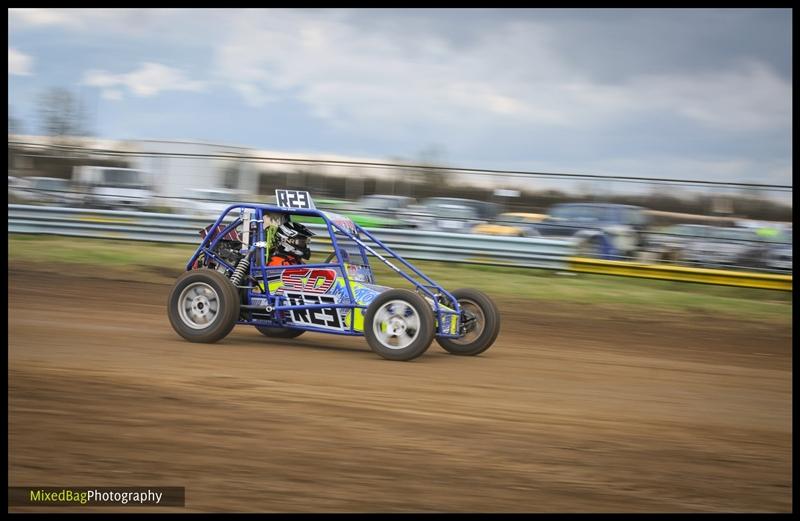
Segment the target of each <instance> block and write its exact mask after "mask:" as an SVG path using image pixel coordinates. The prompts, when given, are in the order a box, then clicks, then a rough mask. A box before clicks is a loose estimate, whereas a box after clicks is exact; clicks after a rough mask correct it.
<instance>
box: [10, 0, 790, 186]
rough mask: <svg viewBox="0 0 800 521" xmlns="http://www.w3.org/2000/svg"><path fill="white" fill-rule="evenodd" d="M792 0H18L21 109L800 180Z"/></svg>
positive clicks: (182, 135) (421, 149) (112, 122)
mask: <svg viewBox="0 0 800 521" xmlns="http://www.w3.org/2000/svg"><path fill="white" fill-rule="evenodd" d="M791 38H792V20H791V10H789V9H755V10H753V9H690V10H662V9H645V10H612V9H598V10H594V9H569V10H560V9H555V10H551V9H543V10H540V9H518V10H505V9H503V10H486V9H452V10H450V9H403V10H396V9H377V10H373V9H364V10H317V9H313V10H300V9H298V10H266V9H257V10H239V9H236V10H234V9H231V10H211V9H198V10H194V9H192V10H184V9H63V10H62V9H10V10H9V40H8V41H9V43H8V58H9V66H8V87H9V100H8V104H9V109H10V111H11V115H12V116H13V117H15V118H17V119H19V120H21V122H22V125H23V130H24V131H25V132H26V133H40V127H39V123H38V120H37V112H36V102H37V98H38V96H39V95H40V94H41V92H42V91H44V90H45V89H47V88H49V87H65V88H68V89H70V90H72V91H73V92H74V93H75V94H76V95H78V96H80V97H81V99H83V100H84V102H85V103H86V105H87V107H88V108H89V110H90V112H91V126H92V129H93V131H94V133H95V134H96V135H98V136H101V137H108V138H117V139H129V138H173V139H195V140H204V141H211V142H219V143H226V144H231V145H242V146H248V147H254V148H258V149H264V150H275V151H286V152H298V153H301V152H311V153H331V154H339V155H351V156H359V157H371V158H376V159H382V160H385V159H392V158H404V159H407V160H417V159H421V158H423V157H427V158H434V159H436V160H438V161H440V162H442V163H444V164H447V165H450V166H462V167H472V168H495V169H515V170H534V171H549V172H564V173H588V174H616V175H630V176H638V175H640V176H646V177H671V178H691V179H704V180H718V181H740V182H753V183H765V184H787V185H788V184H791V182H792V181H791V177H792V176H791V173H792V160H791V137H792V135H791V128H792V84H791V77H792V66H791V62H792V51H791Z"/></svg>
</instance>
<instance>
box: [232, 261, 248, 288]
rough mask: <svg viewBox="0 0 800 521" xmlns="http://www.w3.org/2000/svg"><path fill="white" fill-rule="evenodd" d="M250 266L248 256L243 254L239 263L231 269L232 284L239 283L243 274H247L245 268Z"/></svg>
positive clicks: (236, 284)
mask: <svg viewBox="0 0 800 521" xmlns="http://www.w3.org/2000/svg"><path fill="white" fill-rule="evenodd" d="M249 267H250V256H249V255H245V256H244V257H242V259H241V260H240V261H239V264H237V265H236V269H235V270H233V275H231V282H233V285H234V286H238V285H239V284H241V282H242V279H243V278H244V276H245V275H247V270H248V268H249Z"/></svg>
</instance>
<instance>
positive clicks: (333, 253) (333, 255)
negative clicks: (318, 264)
mask: <svg viewBox="0 0 800 521" xmlns="http://www.w3.org/2000/svg"><path fill="white" fill-rule="evenodd" d="M334 257H336V252H335V251H334V252H331V254H330V255H328V256H327V257H325V260H324V261H322V264H328V263H329V262H330V261H331V260H332V259H333V258H334Z"/></svg>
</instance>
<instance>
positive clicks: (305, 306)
mask: <svg viewBox="0 0 800 521" xmlns="http://www.w3.org/2000/svg"><path fill="white" fill-rule="evenodd" d="M237 213H238V215H237ZM291 216H302V217H316V218H320V219H322V220H323V222H324V227H325V229H326V230H327V232H328V236H329V237H330V241H331V246H332V248H333V255H335V259H336V262H323V263H314V264H302V265H299V266H298V265H293V266H268V265H267V262H268V255H269V252H268V248H269V244H268V243H267V233H268V230H269V227H270V226H271V225H279V224H280V223H281V222H283V221H284V220H286V219H289V218H290V217H291ZM231 218H232V221H231V222H229V223H227V224H225V225H224V227H223V228H222V230H221V231H220V232H219V233H208V234H207V235H206V236H205V237H204V238H203V241H202V242H201V243H200V246H198V248H197V250H196V251H195V252H194V254H193V255H192V257H191V259H190V260H189V262H188V263H187V264H186V270H187V271H189V270H192V269H195V268H196V267H197V266H198V261H199V259H200V258H201V256H202V259H203V260H202V262H203V263H204V264H207V263H208V262H209V261H210V260H213V262H214V263H216V264H217V265H218V266H220V267H222V268H224V269H225V270H226V271H227V275H228V277H231V276H232V275H233V274H234V273H235V272H236V269H237V268H240V269H241V264H242V262H243V261H244V260H247V261H250V262H249V265H248V266H247V270H246V273H243V275H246V277H245V278H244V280H243V281H242V283H241V284H237V288H238V289H239V290H240V292H241V294H242V303H241V309H242V311H243V313H242V315H241V317H240V320H239V321H238V323H239V324H248V325H259V326H271V327H287V328H292V329H302V330H306V331H316V332H322V333H333V334H342V335H354V336H363V334H364V333H363V332H362V331H357V330H356V327H355V325H356V313H357V312H358V313H361V314H362V316H363V313H364V311H365V310H366V308H367V307H368V305H367V304H364V303H359V299H358V298H357V296H356V294H355V291H354V287H353V286H354V285H355V284H357V283H358V282H357V281H354V280H351V275H350V274H351V273H352V272H353V269H352V268H353V266H354V265H352V264H350V263H348V262H346V261H347V260H349V259H350V253H349V252H348V251H347V250H346V249H345V248H344V245H343V243H348V244H347V246H349V247H350V248H351V249H354V253H356V254H357V255H358V256H359V257H360V258H361V259H360V260H361V262H362V264H359V265H355V270H356V271H360V275H361V276H362V277H364V282H366V283H368V284H374V282H375V281H374V275H373V273H372V268H371V267H370V265H369V255H368V254H370V255H372V256H374V257H377V258H378V259H379V260H380V261H381V262H383V263H384V264H385V265H386V266H388V267H389V268H390V269H391V270H393V271H394V272H395V273H397V274H398V275H400V276H401V277H403V278H404V279H406V280H407V281H409V282H410V283H411V284H413V285H414V287H415V289H416V291H417V292H418V293H420V294H421V295H422V296H423V297H426V300H427V301H428V303H429V304H430V305H431V308H432V310H433V312H434V315H435V318H436V325H437V327H436V336H438V337H443V338H459V337H460V336H462V333H461V331H462V327H463V322H464V320H463V317H462V313H461V307H460V306H459V303H458V301H457V300H456V298H454V297H453V295H452V294H450V293H449V292H448V291H447V290H445V289H444V288H443V287H442V286H440V285H439V284H437V283H436V282H435V281H433V280H432V279H430V278H429V277H428V276H426V275H425V274H424V273H422V272H421V271H420V270H418V269H417V268H415V267H414V266H413V265H412V264H411V263H409V262H408V261H406V260H405V259H403V258H402V257H401V256H400V255H398V254H397V253H395V252H394V251H392V250H391V248H389V247H388V246H387V245H386V244H384V243H383V242H381V241H380V240H379V239H377V238H376V237H375V236H374V235H373V234H372V233H370V232H369V231H367V230H365V229H364V228H362V227H360V226H359V225H357V224H355V223H354V222H352V221H351V220H350V219H348V218H346V217H343V216H341V215H338V214H335V213H333V212H327V211H323V210H318V209H305V208H286V207H282V206H275V205H267V204H252V203H236V204H232V205H230V206H228V207H227V208H226V209H225V210H224V211H223V212H222V213H221V214H220V216H219V217H218V218H217V220H216V221H215V222H214V224H213V225H211V227H210V229H211V230H218V229H219V226H220V225H222V224H223V223H224V222H226V220H229V219H231ZM239 226H242V233H241V234H240V236H241V238H242V245H241V250H240V252H239V253H240V254H242V255H243V257H242V258H241V260H239V261H238V262H237V265H232V264H231V263H230V262H229V261H228V260H226V259H224V258H222V257H221V256H220V255H218V253H217V247H218V245H219V243H220V241H221V240H223V238H224V237H226V236H227V235H228V234H229V233H230V232H233V231H236V229H237V228H238V227H239ZM337 234H339V235H341V237H337ZM330 258H331V257H329V259H330ZM253 260H254V262H253ZM392 261H396V262H397V263H399V264H400V265H402V266H403V267H405V268H406V269H408V270H409V271H410V274H409V273H406V271H404V270H403V269H401V267H398V266H397V265H395V264H394V263H393V262H392ZM298 268H305V269H314V268H320V269H325V268H328V269H334V270H338V272H339V273H340V274H341V279H342V280H343V286H344V290H345V291H344V294H343V295H342V297H343V298H341V299H340V300H341V302H338V303H331V302H326V303H311V304H309V303H305V301H303V303H297V302H296V301H294V302H293V301H292V300H291V299H289V298H287V296H286V295H285V294H284V292H282V291H280V292H272V291H270V288H269V280H270V278H272V279H274V278H275V277H280V276H282V274H283V272H284V271H285V270H291V269H294V270H297V269H298ZM348 268H351V269H348ZM271 275H272V277H270V276H271ZM253 282H255V283H256V285H253V284H251V283H253ZM362 286H363V284H362ZM314 310H345V312H346V313H348V316H349V317H350V319H349V326H348V327H342V328H339V329H330V328H321V327H315V326H312V325H300V324H297V323H295V322H291V321H288V320H286V318H285V317H286V316H287V314H288V312H301V311H314ZM357 310H358V311H357ZM329 312H332V313H337V311H329ZM254 315H257V316H256V317H254ZM448 318H449V319H448ZM453 320H455V321H457V323H456V327H455V328H453V327H452V321H453ZM345 322H346V321H345Z"/></svg>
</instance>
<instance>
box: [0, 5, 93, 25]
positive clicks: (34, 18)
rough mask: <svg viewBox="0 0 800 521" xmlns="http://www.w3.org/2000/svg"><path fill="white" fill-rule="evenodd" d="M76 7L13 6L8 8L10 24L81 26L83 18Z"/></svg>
mask: <svg viewBox="0 0 800 521" xmlns="http://www.w3.org/2000/svg"><path fill="white" fill-rule="evenodd" d="M78 11H79V10H75V9H70V10H65V9H61V10H60V9H41V8H13V9H9V10H8V16H9V24H11V23H12V22H13V24H14V25H17V24H19V25H25V26H34V27H36V26H49V25H55V26H67V27H79V26H81V25H82V24H81V20H80V17H79V16H78V14H79V13H78Z"/></svg>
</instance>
